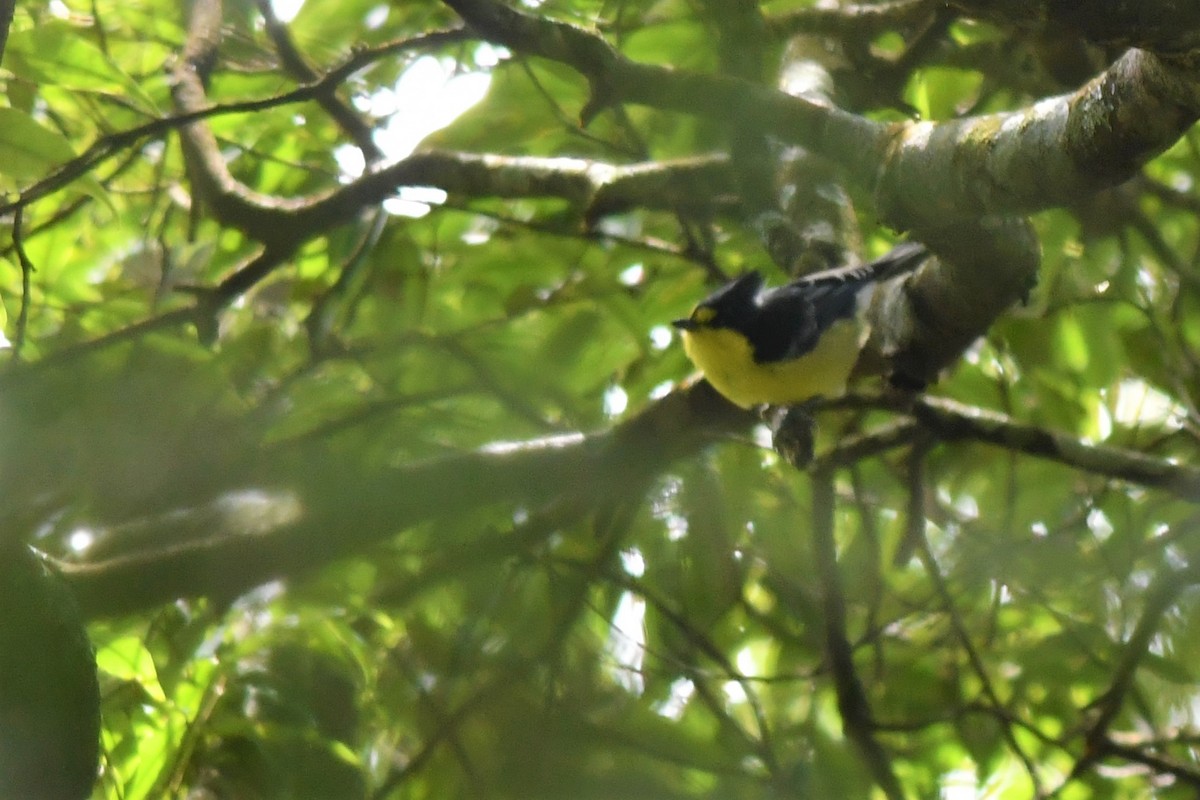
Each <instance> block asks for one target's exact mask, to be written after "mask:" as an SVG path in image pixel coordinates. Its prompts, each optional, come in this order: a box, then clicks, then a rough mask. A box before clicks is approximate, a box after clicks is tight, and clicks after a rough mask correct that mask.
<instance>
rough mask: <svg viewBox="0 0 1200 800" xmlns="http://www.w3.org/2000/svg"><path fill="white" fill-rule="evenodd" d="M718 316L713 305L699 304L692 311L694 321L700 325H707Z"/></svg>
mask: <svg viewBox="0 0 1200 800" xmlns="http://www.w3.org/2000/svg"><path fill="white" fill-rule="evenodd" d="M715 316H717V312H716V310H715V309H713V308H712V307H711V306H699V307H698V308H697V309H696V310H695V311H693V312H692V322H695V323H697V324H699V325H707V324H708V323H710V322H712V321H713V317H715Z"/></svg>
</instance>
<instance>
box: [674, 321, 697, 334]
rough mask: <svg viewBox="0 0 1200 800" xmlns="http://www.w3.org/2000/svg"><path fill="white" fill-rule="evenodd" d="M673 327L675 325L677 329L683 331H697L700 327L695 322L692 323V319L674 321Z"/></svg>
mask: <svg viewBox="0 0 1200 800" xmlns="http://www.w3.org/2000/svg"><path fill="white" fill-rule="evenodd" d="M671 325H673V326H674V327H676V328H679V330H681V331H694V330H696V328H698V327H700V326H699V325H697V324H696V323H695V322H692V321H691V320H690V319H674V320H671Z"/></svg>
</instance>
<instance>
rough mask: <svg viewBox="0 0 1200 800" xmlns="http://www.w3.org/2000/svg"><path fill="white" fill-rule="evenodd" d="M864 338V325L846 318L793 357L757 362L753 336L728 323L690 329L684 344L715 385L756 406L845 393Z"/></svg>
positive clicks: (744, 404) (746, 405) (736, 399)
mask: <svg viewBox="0 0 1200 800" xmlns="http://www.w3.org/2000/svg"><path fill="white" fill-rule="evenodd" d="M860 339H861V335H860V330H859V328H858V326H857V325H856V324H855V323H854V322H852V321H851V320H841V321H838V322H836V323H834V324H833V326H831V327H830V328H829V329H828V330H826V331H825V333H824V335H822V336H821V339H820V341H819V342H817V346H816V347H815V348H814V349H813V350H812V351H810V352H808V353H806V354H804V355H803V356H801V357H800V358H797V359H793V360H791V361H777V362H774V363H770V364H758V363H756V362H755V361H754V356H753V352H752V351H751V349H750V343H749V341H748V340H747V339H746V338H745V337H744V336H742V335H740V334H737V333H734V332H733V331H731V330H728V329H726V328H701V329H698V330H692V331H684V332H683V349H684V350H685V351H686V352H687V354H688V358H690V359H691V360H692V363H693V364H695V365H696V367H697V368H699V370H700V371H701V372H703V373H704V377H705V378H707V379H708V382H709V383H711V384H712V385H713V388H715V389H716V390H717V391H718V392H720V393H721V394H722V395H724V396H725V397H726V398H728V399H729V400H730V401H732V402H733V403H736V404H737V405H739V406H741V407H742V408H750V407H751V406H756V405H761V404H763V403H769V404H771V405H780V406H782V405H794V404H796V403H802V402H804V401H805V400H810V399H812V398H813V397H817V396H822V397H836V396H838V395H840V394H843V393H844V392H845V391H846V381H847V380H849V378H850V371H851V370H852V369H853V368H854V362H855V361H857V360H858V351H859V348H860V347H861V341H860Z"/></svg>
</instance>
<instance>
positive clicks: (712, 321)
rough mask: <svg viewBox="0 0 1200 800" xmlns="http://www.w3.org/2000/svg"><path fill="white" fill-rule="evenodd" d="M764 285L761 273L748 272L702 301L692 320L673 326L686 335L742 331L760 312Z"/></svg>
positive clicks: (688, 318) (693, 311)
mask: <svg viewBox="0 0 1200 800" xmlns="http://www.w3.org/2000/svg"><path fill="white" fill-rule="evenodd" d="M762 283H763V279H762V276H761V275H759V274H758V273H757V272H747V273H746V274H745V275H743V276H741V277H740V278H738V279H737V280H734V281H732V282H730V283H727V284H726V285H725V286H722V287H721V288H720V289H717V290H716V291H715V292H713V293H712V294H710V295H709V296H708V297H706V298H704V299H703V300H701V301H700V303H699V305H697V306H696V307H695V308H694V309H693V310H692V313H691V315H690V316H688V317H687V318H685V319H677V320H674V321H673V322H671V324H672V325H674V326H675V327H676V328H679V329H680V330H681V331H685V332H690V331H698V330H705V329H711V328H734V329H740V328H742V327H743V326H744V325H745V324H746V323H747V321H748V320H750V319H751V318H752V317H753V315H754V313H755V311H756V310H757V308H758V294H759V291H760V290H761V289H762Z"/></svg>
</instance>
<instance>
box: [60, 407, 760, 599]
mask: <svg viewBox="0 0 1200 800" xmlns="http://www.w3.org/2000/svg"><path fill="white" fill-rule="evenodd" d="M752 419H753V418H752V417H751V416H750V415H748V414H746V413H745V412H742V411H740V410H738V409H734V408H733V407H732V406H729V405H728V404H725V403H722V402H720V401H719V400H718V398H717V397H716V396H715V395H714V394H713V393H712V391H711V390H710V389H709V388H708V387H707V385H703V386H698V387H694V388H693V389H692V390H691V391H688V392H678V393H676V394H674V395H671V396H670V397H668V398H667V399H665V400H664V401H662V402H660V403H658V404H656V405H655V406H653V407H651V408H650V409H649V410H648V411H647V412H645V413H643V414H641V415H640V416H637V417H634V418H633V419H631V420H629V421H628V422H626V423H624V424H623V425H621V426H619V427H617V428H615V429H613V430H611V431H608V432H606V433H601V434H595V435H591V436H583V435H579V436H574V437H567V438H559V439H554V440H548V441H539V442H526V443H514V444H512V445H503V446H493V447H490V448H486V449H484V450H481V451H478V452H475V453H468V454H465V455H459V456H451V457H447V458H443V459H438V460H435V461H430V462H425V463H418V464H411V465H406V466H403V467H399V468H395V469H386V470H380V471H378V472H374V473H371V474H364V473H363V472H362V471H361V470H356V469H354V468H352V467H347V465H344V464H341V463H339V462H337V461H336V460H335V459H331V458H330V457H329V456H328V454H326V453H323V452H322V453H313V452H305V453H303V454H297V455H296V457H295V458H294V459H293V463H295V464H296V466H295V468H294V469H292V470H290V471H289V475H290V476H289V475H280V474H278V472H276V473H275V474H274V475H273V476H264V479H263V482H262V485H264V486H276V487H278V488H280V489H282V490H286V491H289V492H291V493H292V494H294V496H295V497H296V500H297V501H298V503H299V505H300V509H299V512H298V514H297V515H296V517H297V518H296V519H294V520H291V521H290V522H287V523H286V524H282V525H280V526H279V527H277V528H274V529H272V530H269V531H266V532H258V533H250V534H244V535H227V536H219V537H212V538H209V539H206V540H203V541H199V542H191V543H186V544H183V545H180V546H178V547H176V548H173V549H167V550H159V551H155V552H149V553H139V554H136V555H133V556H129V557H125V558H117V559H113V560H109V561H105V562H102V563H95V564H86V563H85V564H80V565H68V566H66V567H64V572H65V575H66V577H67V579H68V581H69V582H70V583H71V585H72V588H73V589H74V590H75V591H76V593H77V596H78V597H79V601H80V605H81V607H82V608H83V610H84V613H85V614H86V615H87V616H90V617H98V616H106V615H112V614H119V613H127V612H133V611H137V610H139V609H144V608H152V607H154V606H157V605H160V604H162V603H164V602H169V601H170V600H173V599H176V598H178V597H194V596H202V595H209V594H216V595H219V596H224V597H229V596H236V595H237V594H240V593H241V592H243V591H245V590H246V589H249V588H251V587H253V586H256V585H258V584H261V583H264V582H266V581H269V580H272V579H276V578H282V577H288V576H292V575H296V574H299V573H302V572H304V571H307V570H309V569H312V568H315V567H318V566H320V565H322V564H325V563H328V562H329V561H331V560H334V559H337V558H340V557H345V556H347V555H350V554H352V553H355V552H359V551H361V550H363V549H364V548H366V547H368V546H370V545H371V544H373V543H375V542H378V541H380V540H382V539H385V538H387V537H390V536H393V535H395V534H397V533H400V532H401V531H403V530H404V529H405V528H408V527H411V526H413V525H415V524H418V523H420V522H425V521H429V520H435V519H448V518H454V517H458V516H461V515H463V514H466V513H470V512H471V511H474V510H477V509H480V508H485V507H488V506H491V505H494V504H496V503H500V502H508V503H524V504H527V505H531V506H536V505H538V504H542V503H546V502H550V501H552V500H560V499H562V498H564V497H575V498H579V499H580V500H582V501H584V502H588V503H607V502H609V501H608V499H607V498H611V497H613V496H618V497H619V496H624V494H625V493H626V492H628V491H634V490H636V491H640V490H641V489H642V488H644V486H645V481H646V480H647V479H648V478H649V477H650V476H653V475H655V474H657V473H658V472H659V471H661V470H662V469H664V468H665V467H666V465H667V464H669V463H670V462H671V461H673V460H675V459H677V458H680V457H683V456H686V455H690V454H694V453H696V452H697V451H698V450H699V449H700V448H702V447H703V446H705V444H707V443H708V442H710V441H712V439H713V438H714V437H716V436H720V435H722V433H724V432H728V431H730V430H740V429H744V428H745V427H746V426H747V425H749V424H750V422H751V421H752ZM268 460H269V461H270V462H271V468H272V469H276V470H278V469H279V468H278V467H277V466H276V463H277V462H278V461H279V460H281V459H277V458H271V459H268ZM631 487H632V488H631ZM164 524H169V520H168V521H164ZM171 533H172V531H170V530H164V531H162V532H161V535H160V536H155V535H153V534H151V535H150V536H149V537H148V538H149V539H150V540H155V539H157V540H158V541H169V540H170V538H171Z"/></svg>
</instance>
